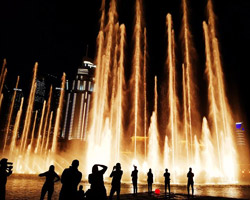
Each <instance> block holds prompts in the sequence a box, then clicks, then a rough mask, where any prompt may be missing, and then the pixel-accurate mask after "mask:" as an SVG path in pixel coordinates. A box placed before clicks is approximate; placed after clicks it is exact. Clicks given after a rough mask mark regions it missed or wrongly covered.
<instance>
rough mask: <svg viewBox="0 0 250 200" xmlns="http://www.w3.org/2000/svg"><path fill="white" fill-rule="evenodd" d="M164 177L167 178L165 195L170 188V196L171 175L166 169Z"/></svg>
mask: <svg viewBox="0 0 250 200" xmlns="http://www.w3.org/2000/svg"><path fill="white" fill-rule="evenodd" d="M163 176H164V177H165V194H166V193H167V188H168V192H169V195H170V173H169V172H168V169H165V173H164V174H163Z"/></svg>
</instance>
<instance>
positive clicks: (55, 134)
mask: <svg viewBox="0 0 250 200" xmlns="http://www.w3.org/2000/svg"><path fill="white" fill-rule="evenodd" d="M65 82H66V74H65V73H63V76H62V82H61V92H60V98H59V103H58V107H57V110H56V119H55V126H54V132H53V139H52V148H51V150H52V152H53V153H54V152H55V151H56V148H57V139H58V136H59V129H60V121H61V115H62V109H63V98H64V92H65Z"/></svg>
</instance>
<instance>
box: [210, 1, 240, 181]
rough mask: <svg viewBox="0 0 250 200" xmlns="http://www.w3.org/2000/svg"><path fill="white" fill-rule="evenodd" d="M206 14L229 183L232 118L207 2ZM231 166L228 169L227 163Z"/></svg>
mask: <svg viewBox="0 0 250 200" xmlns="http://www.w3.org/2000/svg"><path fill="white" fill-rule="evenodd" d="M207 11H208V12H207V13H208V29H207V31H208V34H209V39H210V40H209V41H210V45H211V55H212V66H211V67H212V69H211V70H212V71H213V74H214V77H215V82H214V84H215V85H214V87H215V89H216V93H215V95H216V96H215V98H216V100H217V101H216V102H215V103H216V105H217V109H218V113H217V115H218V120H219V121H218V125H219V126H218V131H219V141H220V151H221V155H223V157H221V161H222V163H221V164H222V166H221V167H222V168H223V174H224V175H225V176H226V177H227V179H228V180H230V181H235V177H236V169H237V167H236V162H234V161H235V160H236V150H235V144H234V139H233V130H232V127H233V117H232V112H231V109H230V106H229V104H228V100H227V97H226V92H225V84H224V75H223V71H222V64H221V60H220V50H219V43H218V39H217V37H216V27H215V15H214V12H213V5H212V1H211V0H209V1H208V4H207ZM228 146H230V147H231V148H230V150H228V148H227V147H228ZM230 162H232V163H233V164H232V165H230V167H228V165H229V163H230Z"/></svg>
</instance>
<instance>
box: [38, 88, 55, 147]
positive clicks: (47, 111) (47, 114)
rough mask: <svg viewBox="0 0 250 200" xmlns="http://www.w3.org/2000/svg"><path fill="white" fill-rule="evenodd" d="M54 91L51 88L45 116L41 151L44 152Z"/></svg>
mask: <svg viewBox="0 0 250 200" xmlns="http://www.w3.org/2000/svg"><path fill="white" fill-rule="evenodd" d="M52 89H53V87H52V86H50V91H49V98H48V102H47V105H46V116H45V120H44V121H45V122H44V128H43V133H42V144H41V151H42V152H43V151H44V150H43V149H44V143H45V140H46V136H47V135H46V131H47V125H48V120H49V114H50V105H51V98H52Z"/></svg>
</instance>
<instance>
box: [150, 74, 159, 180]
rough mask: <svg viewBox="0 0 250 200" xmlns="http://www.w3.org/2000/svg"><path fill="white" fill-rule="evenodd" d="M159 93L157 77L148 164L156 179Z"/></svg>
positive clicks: (157, 169) (157, 167)
mask: <svg viewBox="0 0 250 200" xmlns="http://www.w3.org/2000/svg"><path fill="white" fill-rule="evenodd" d="M157 101H158V93H157V77H155V88H154V111H153V113H152V116H151V120H150V121H151V122H150V126H149V130H148V138H149V139H148V164H149V167H150V168H152V171H153V172H154V174H155V177H157V175H158V174H159V173H158V171H159V166H160V163H159V159H160V156H159V155H160V150H159V130H158V116H157V115H158V112H157V109H158V103H157Z"/></svg>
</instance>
